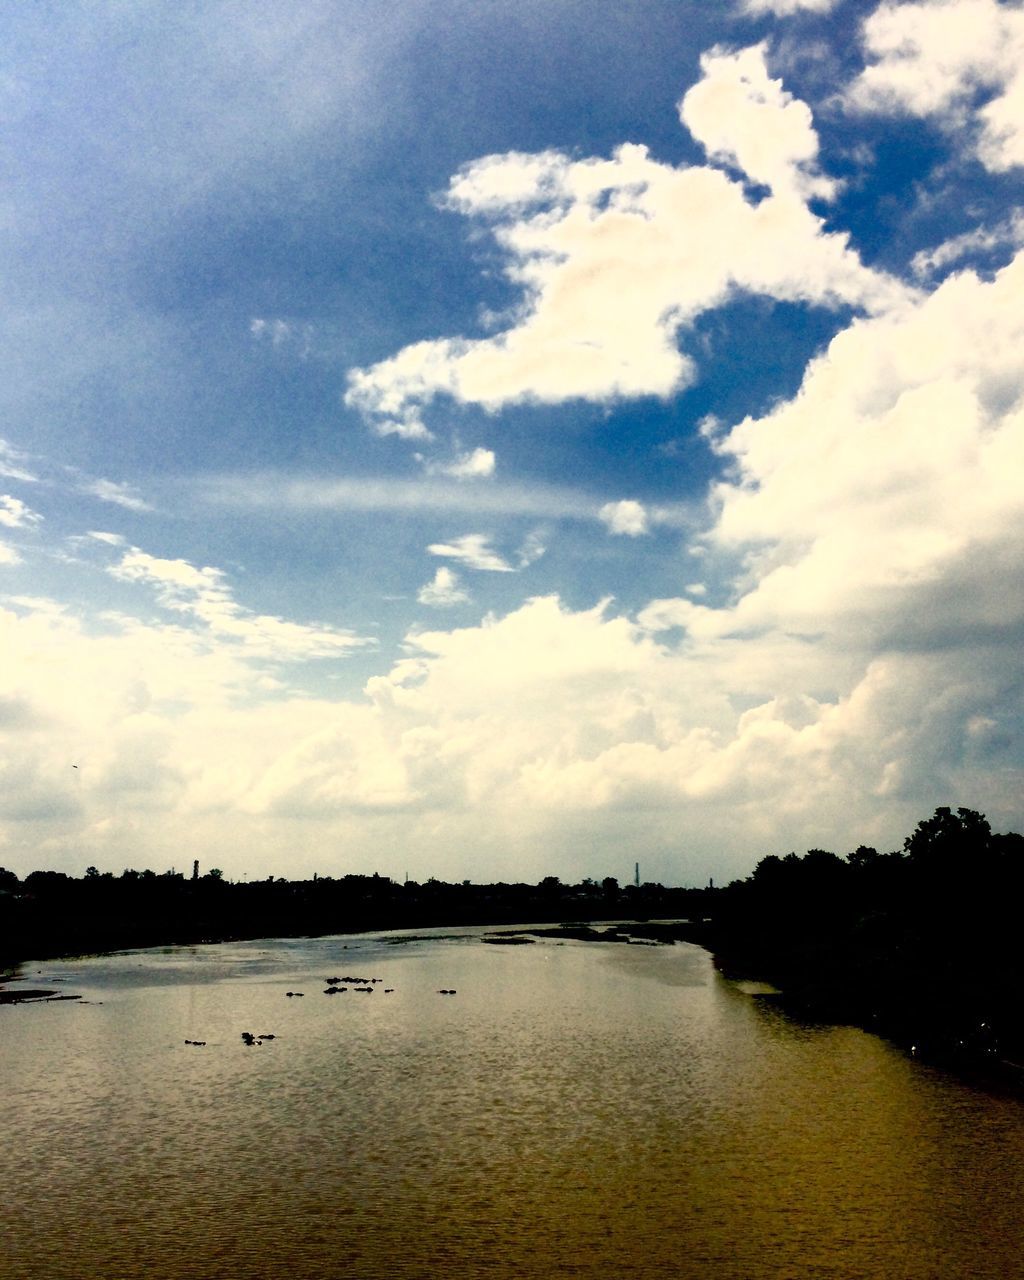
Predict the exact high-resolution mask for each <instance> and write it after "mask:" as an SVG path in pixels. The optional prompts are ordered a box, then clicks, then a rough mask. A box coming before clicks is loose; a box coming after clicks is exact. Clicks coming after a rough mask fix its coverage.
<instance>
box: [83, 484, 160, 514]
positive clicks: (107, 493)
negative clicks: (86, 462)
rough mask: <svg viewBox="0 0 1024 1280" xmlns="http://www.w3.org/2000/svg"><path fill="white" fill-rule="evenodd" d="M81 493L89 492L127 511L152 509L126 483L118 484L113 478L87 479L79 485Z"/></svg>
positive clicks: (102, 500)
mask: <svg viewBox="0 0 1024 1280" xmlns="http://www.w3.org/2000/svg"><path fill="white" fill-rule="evenodd" d="M80 487H81V491H82V493H88V494H91V495H92V496H93V497H94V498H99V499H100V501H101V502H112V503H113V504H114V505H115V506H117V507H124V508H125V509H126V510H128V511H152V510H153V507H152V506H151V505H150V504H149V503H148V502H146V501H145V499H143V498H141V497H139V495H138V493H137V492H136V490H135V489H134V488H133V487H132V486H131V485H128V484H118V483H116V482H115V481H113V480H87V481H85V482H84V483H83V484H82V485H81V486H80Z"/></svg>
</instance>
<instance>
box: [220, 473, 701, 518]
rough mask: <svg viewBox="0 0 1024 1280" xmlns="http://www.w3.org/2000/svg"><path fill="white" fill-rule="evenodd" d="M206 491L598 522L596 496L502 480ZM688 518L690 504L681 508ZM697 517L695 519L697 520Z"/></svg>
mask: <svg viewBox="0 0 1024 1280" xmlns="http://www.w3.org/2000/svg"><path fill="white" fill-rule="evenodd" d="M199 493H200V495H201V496H202V497H203V498H205V500H206V501H208V502H211V503H214V504H216V505H217V506H222V507H228V508H243V509H253V508H255V509H264V510H270V511H280V510H282V509H285V510H296V511H383V512H389V513H395V514H401V513H403V512H408V513H412V514H417V513H420V512H425V511H436V512H441V513H443V514H451V513H452V512H461V513H464V514H467V515H494V516H527V517H533V518H536V519H551V520H594V519H595V518H596V512H595V508H594V499H593V496H592V495H590V494H587V493H584V492H582V491H581V490H575V489H569V488H565V487H561V486H556V485H545V484H516V483H509V482H507V481H498V480H496V481H495V482H494V483H492V484H486V485H472V484H462V483H458V482H453V481H452V479H451V478H449V479H447V480H441V479H436V478H425V479H418V480H400V479H395V478H392V477H383V476H382V477H374V476H359V477H349V476H343V477H339V478H327V477H322V476H304V477H296V476H293V475H288V474H275V473H270V474H262V475H259V474H257V475H241V476H233V477H225V476H218V477H216V478H214V479H210V480H207V481H205V482H204V483H203V484H201V485H200V486H199ZM677 514H678V515H679V518H680V519H686V518H687V517H686V511H685V508H680V509H678V512H677ZM692 519H693V517H692V516H690V517H689V522H692Z"/></svg>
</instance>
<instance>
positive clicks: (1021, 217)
mask: <svg viewBox="0 0 1024 1280" xmlns="http://www.w3.org/2000/svg"><path fill="white" fill-rule="evenodd" d="M1021 245H1024V213H1021V212H1016V213H1014V214H1013V215H1012V216H1011V217H1009V218H1007V219H1005V221H1003V222H1001V223H999V225H998V226H995V227H976V228H974V229H973V230H971V231H965V232H964V233H963V234H962V235H959V236H953V237H952V239H950V240H946V241H944V242H943V243H942V244H940V245H937V246H936V247H935V248H934V249H921V250H919V251H918V252H917V253H915V254H914V256H913V258H912V259H911V261H910V269H911V270H912V271H913V273H914V274H915V275H916V276H917V277H918V278H923V277H926V276H929V275H932V274H934V273H935V272H937V271H941V270H942V269H943V268H945V267H948V266H950V265H952V264H953V263H954V262H960V261H962V260H963V259H964V258H970V257H973V256H974V255H976V254H983V253H990V252H991V251H992V250H994V249H1005V248H1007V247H1015V248H1019V247H1020V246H1021Z"/></svg>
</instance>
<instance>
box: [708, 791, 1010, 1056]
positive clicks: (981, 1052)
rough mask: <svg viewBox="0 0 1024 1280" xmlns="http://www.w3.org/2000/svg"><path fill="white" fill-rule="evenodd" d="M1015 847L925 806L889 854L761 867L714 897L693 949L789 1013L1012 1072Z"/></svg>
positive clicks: (866, 852) (814, 856)
mask: <svg viewBox="0 0 1024 1280" xmlns="http://www.w3.org/2000/svg"><path fill="white" fill-rule="evenodd" d="M1022 908H1024V836H1021V835H1017V834H1009V835H997V834H994V833H993V832H992V829H991V827H990V825H989V823H988V821H987V820H986V819H985V817H984V816H983V815H982V814H980V813H977V812H975V811H974V810H972V809H963V808H961V809H957V810H956V812H953V811H952V810H951V809H948V808H940V809H937V810H936V811H935V813H934V815H933V816H932V817H931V818H928V819H926V820H925V821H923V822H920V823H918V825H917V828H916V830H915V831H914V833H913V834H912V835H910V836H908V837H907V839H906V840H905V841H904V843H903V848H902V850H899V851H897V852H891V853H879V852H878V851H877V850H875V849H872V848H867V847H864V846H861V847H860V848H858V849H855V850H854V851H853V852H852V853H850V854H848V855H847V856H846V857H845V858H841V857H838V856H837V855H836V854H834V853H829V852H826V851H825V850H822V849H812V850H810V851H809V852H808V853H806V854H805V855H804V856H803V857H797V856H796V854H794V853H790V854H787V855H786V856H785V857H778V856H775V855H772V856H769V857H766V858H763V859H762V860H761V861H760V862H759V863H758V864H757V866H756V868H755V869H754V872H753V874H752V875H751V876H749V877H748V878H747V879H745V880H740V881H736V882H734V883H733V884H730V885H728V886H727V887H726V888H724V889H723V890H722V891H721V892H720V893H718V894H716V895H715V899H714V903H713V905H712V906H711V907H710V912H711V916H712V919H711V921H710V922H708V923H707V924H706V925H705V927H704V929H703V933H702V934H701V936H700V940H701V941H704V942H705V943H706V944H707V945H708V946H709V947H710V948H711V949H712V950H713V951H714V952H715V955H716V959H717V961H718V964H719V966H720V967H721V968H722V969H723V970H724V971H725V972H726V973H730V974H733V975H734V976H746V977H757V978H763V979H767V980H768V981H771V982H773V983H775V984H776V985H777V986H778V987H780V988H781V990H782V993H783V1000H784V1003H785V1004H786V1006H787V1007H789V1008H790V1009H791V1010H796V1011H798V1012H801V1013H804V1014H807V1015H810V1016H814V1017H819V1018H823V1019H827V1020H829V1021H849V1022H853V1023H857V1024H859V1025H861V1026H866V1027H869V1028H872V1029H875V1030H878V1031H880V1032H882V1033H884V1034H887V1035H889V1036H891V1037H893V1038H895V1039H898V1040H901V1041H903V1042H905V1043H907V1044H914V1045H916V1046H918V1048H919V1049H920V1051H921V1052H923V1053H927V1054H929V1055H931V1056H935V1057H943V1058H953V1059H956V1058H959V1059H961V1060H963V1062H964V1063H965V1064H966V1063H971V1062H978V1061H983V1060H986V1059H992V1060H999V1061H1004V1062H1005V1061H1006V1060H1007V1059H1009V1060H1013V1061H1015V1062H1019V1063H1021V1064H1024V1004H1022V992H1024V950H1022V947H1021V912H1022Z"/></svg>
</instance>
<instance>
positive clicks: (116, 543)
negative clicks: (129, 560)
mask: <svg viewBox="0 0 1024 1280" xmlns="http://www.w3.org/2000/svg"><path fill="white" fill-rule="evenodd" d="M86 537H88V538H91V539H92V540H93V541H94V542H102V543H105V544H106V545H107V546H109V547H124V546H127V545H128V544H127V541H126V540H125V539H124V538H122V536H121V535H120V534H119V533H107V532H105V531H104V530H102V529H90V530H89V532H88V533H87V534H86Z"/></svg>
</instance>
